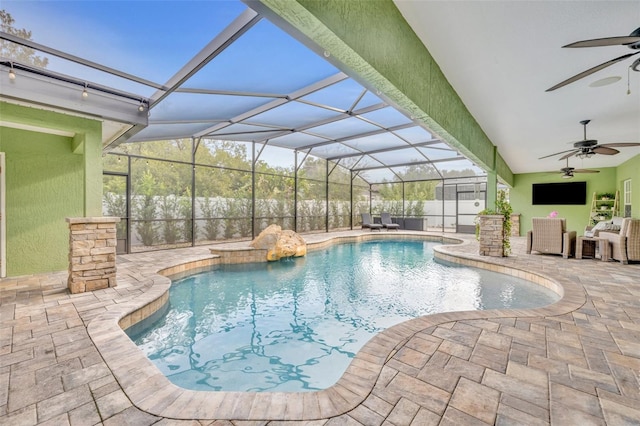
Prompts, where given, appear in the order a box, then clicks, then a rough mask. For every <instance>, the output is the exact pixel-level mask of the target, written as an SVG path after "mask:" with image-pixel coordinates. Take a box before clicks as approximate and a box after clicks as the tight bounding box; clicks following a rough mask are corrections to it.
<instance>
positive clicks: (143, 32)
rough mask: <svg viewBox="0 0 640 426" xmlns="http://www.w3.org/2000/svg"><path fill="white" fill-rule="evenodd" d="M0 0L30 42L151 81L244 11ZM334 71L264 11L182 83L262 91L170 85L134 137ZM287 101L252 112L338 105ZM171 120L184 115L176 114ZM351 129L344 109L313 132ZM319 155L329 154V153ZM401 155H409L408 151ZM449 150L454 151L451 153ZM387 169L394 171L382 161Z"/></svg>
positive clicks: (278, 113) (348, 96) (332, 93)
mask: <svg viewBox="0 0 640 426" xmlns="http://www.w3.org/2000/svg"><path fill="white" fill-rule="evenodd" d="M1 7H2V8H3V9H4V10H6V11H7V12H9V13H10V14H11V15H12V17H13V18H14V20H15V23H14V26H15V27H16V28H20V29H22V28H25V29H27V30H29V31H31V32H32V36H31V39H32V40H33V41H34V42H36V43H40V44H43V45H45V46H48V47H51V48H54V49H57V50H60V51H62V52H65V53H67V54H71V55H75V56H78V57H80V58H83V59H86V60H89V61H93V62H96V63H98V64H100V65H104V66H107V67H111V68H113V69H116V70H119V71H122V72H125V73H128V74H132V75H135V76H138V77H141V78H143V79H146V80H149V81H152V82H154V83H156V84H158V85H164V84H165V83H167V82H168V81H169V80H170V79H171V78H172V76H174V75H175V74H176V73H178V72H179V71H180V70H181V69H182V68H183V67H184V66H185V65H186V64H187V63H188V62H189V61H190V60H191V59H192V58H193V57H194V56H195V55H197V54H198V52H200V51H202V50H203V49H204V48H205V47H206V46H207V45H208V44H209V43H211V42H212V40H214V39H215V38H216V36H217V35H218V34H219V33H220V32H221V31H223V30H224V29H225V28H227V27H228V25H229V24H230V23H232V22H233V20H234V19H236V18H237V17H238V16H240V15H241V14H242V13H243V12H245V11H246V10H247V6H246V5H245V4H244V3H242V2H241V1H239V0H233V1H232V0H228V1H227V0H216V1H186V0H185V1H151V0H149V1H142V0H139V1H113V0H112V1H59V0H40V1H30V0H26V1H25V0H18V1H16V0H3V1H2V6H1ZM38 54H39V55H40V56H46V57H48V58H49V64H48V65H47V69H48V70H50V71H53V72H58V73H61V74H65V75H69V76H72V77H74V78H76V79H78V80H81V81H82V80H85V81H87V82H89V83H97V84H99V85H103V86H107V87H113V88H115V89H117V90H120V91H123V92H128V93H130V94H132V95H135V96H136V97H137V96H140V97H141V98H150V97H152V95H154V93H156V89H155V88H153V87H150V86H145V85H142V84H139V83H135V82H132V81H130V80H126V79H123V78H120V77H117V76H114V75H112V74H109V73H105V72H102V71H98V70H95V69H92V68H90V67H86V66H83V65H79V64H76V63H74V62H71V61H67V60H65V59H61V58H56V57H54V56H52V55H50V54H43V53H41V52H39V53H38ZM338 73H340V70H338V69H337V68H336V67H335V66H333V65H332V64H330V63H329V62H328V61H327V60H326V59H325V58H323V57H322V56H321V55H318V54H316V53H315V52H314V51H312V50H311V49H309V48H307V47H306V46H304V45H303V44H302V43H300V42H299V41H297V40H296V39H294V38H293V37H291V36H289V35H288V34H287V33H286V32H284V31H283V30H281V29H280V28H278V27H276V26H275V25H274V24H272V23H271V22H269V21H268V20H266V19H263V20H261V21H260V22H258V23H257V24H256V25H255V26H253V27H252V28H251V29H250V30H249V31H247V32H246V33H245V34H243V35H242V36H241V37H239V39H238V40H236V41H234V42H233V43H232V44H231V46H230V47H228V48H226V49H225V50H223V51H222V52H221V53H220V54H219V55H217V56H216V57H215V58H214V59H213V60H212V61H211V62H209V63H208V64H206V65H205V66H204V67H203V68H202V69H201V70H200V71H198V72H197V73H196V74H194V75H193V76H192V77H191V78H190V79H189V80H188V81H186V82H185V84H184V85H183V86H182V87H183V88H192V89H207V90H223V91H234V92H252V93H258V94H262V96H260V97H248V96H237V95H234V96H230V95H224V96H221V95H212V94H207V95H205V94H193V93H172V94H170V95H169V96H168V97H167V98H166V99H165V100H163V101H162V102H161V103H159V104H158V105H157V107H155V108H153V109H152V110H151V111H150V116H149V119H150V122H151V123H152V126H149V127H148V128H147V129H145V130H143V131H142V132H141V133H140V134H139V136H140V137H141V140H144V139H145V137H144V136H143V135H144V134H145V132H148V134H149V135H151V136H150V137H153V138H156V137H157V134H163V133H162V132H164V131H165V130H163V129H162V128H161V127H159V126H165V128H166V129H167V130H169V128H170V127H171V128H172V129H171V131H167V132H166V133H164V135H174V136H172V137H181V136H178V134H184V133H185V132H184V130H181V128H180V126H182V129H184V128H187V127H188V128H190V129H192V130H193V132H194V133H195V132H197V129H201V130H202V129H207V128H210V127H211V126H213V125H214V124H215V123H216V120H223V121H224V120H230V119H231V118H233V117H236V116H237V115H238V114H242V113H243V112H244V111H247V110H248V109H251V108H255V107H257V106H259V105H262V104H266V103H268V102H270V101H271V100H272V99H274V98H275V97H276V96H277V95H280V96H284V95H288V94H290V93H292V92H294V91H296V90H299V89H302V88H304V87H307V86H309V85H311V84H314V83H316V82H318V81H321V80H323V79H325V78H328V77H331V76H334V75H336V74H338ZM363 90H364V88H363V87H362V86H361V85H360V84H358V83H357V82H355V80H353V79H346V80H343V81H342V82H341V83H338V84H335V85H334V86H330V87H327V88H325V89H323V90H322V91H319V92H316V93H312V94H310V95H308V96H306V97H305V98H304V99H305V100H307V101H310V102H317V103H320V104H324V105H328V106H330V107H333V108H336V109H337V110H342V111H345V110H348V109H350V108H351V107H352V106H353V104H354V102H355V100H357V99H359V98H360V95H361V94H362V92H363ZM269 95H272V96H273V97H270V96H269ZM380 102H382V100H381V99H380V98H379V97H378V96H376V95H375V94H373V93H372V92H367V94H366V96H365V97H364V98H363V99H361V100H360V102H359V104H358V108H362V107H363V106H369V105H375V104H377V103H380ZM249 106H250V107H251V108H249ZM288 107H289V109H286V108H283V109H282V110H278V109H274V110H271V111H268V112H267V113H264V114H261V115H259V116H256V117H253V119H255V120H258V122H259V123H265V124H270V125H276V126H281V127H283V128H294V127H297V126H304V125H305V124H309V123H312V122H317V121H319V120H320V119H321V118H324V116H323V115H322V114H325V115H327V116H332V115H333V114H335V112H333V113H332V112H329V110H321V109H318V108H315V111H314V108H312V107H308V106H305V105H303V104H298V103H297V104H296V105H289V106H288ZM291 108H295V109H294V110H292V109H291ZM365 116H366V117H365V118H366V119H371V120H374V121H376V122H378V123H380V124H381V125H382V126H383V127H385V128H387V127H392V126H395V125H399V124H403V123H410V120H409V119H408V117H406V116H404V115H402V114H401V113H399V112H397V111H393V110H392V109H391V108H385V110H384V111H383V110H380V111H377V112H372V113H369V114H365ZM177 120H180V121H182V122H181V123H177V122H175V121H177ZM262 120H263V121H262ZM166 121H169V122H166ZM171 121H173V123H171ZM284 121H286V122H284ZM154 126H155V127H154ZM367 126H368V127H367ZM354 128H362V129H361V131H373V130H376V129H378V128H377V127H375V126H373V125H371V124H369V123H366V122H364V121H360V120H357V119H355V118H349V119H346V120H344V121H339V122H335V123H330V124H327V125H324V126H319V127H316V128H314V129H313V132H314V133H315V134H319V135H324V136H325V137H330V138H332V139H333V138H340V137H345V136H348V135H349V134H350V133H352V132H353V130H354ZM413 129H414V130H416V131H417V130H420V132H419V135H418V136H417V138H418V140H413V139H412V138H409V139H407V140H410V141H411V142H420V141H421V139H424V140H429V139H431V135H429V133H428V132H427V131H426V130H424V129H421V128H418V127H414V128H413ZM171 132H173V133H171ZM189 134H190V135H191V134H193V133H189ZM292 136H293V135H292ZM294 139H295V138H294ZM294 142H295V141H294ZM353 143H354V144H355V143H357V142H356V141H354V142H353ZM363 143H364V145H363V148H364V147H365V146H373V145H376V146H377V145H378V144H377V142H376V141H373V140H366V141H363ZM298 144H299V145H300V143H298ZM307 144H308V142H307ZM372 144H373V145H372ZM300 146H302V145H300ZM380 146H381V147H383V148H384V147H387V146H390V145H389V144H388V143H387V144H386V145H385V144H382V145H380ZM268 151H270V150H268ZM268 151H267V152H265V153H264V158H265V159H267V158H269V157H271V156H272V155H273V154H271V152H268ZM325 151H327V149H325ZM436 154H437V155H436ZM325 155H329V156H331V155H330V153H327V154H325ZM390 155H391V154H390V153H389V154H386V156H387V157H389V156H390ZM405 155H409V154H406V153H405ZM432 155H434V156H436V157H441V156H442V152H435V153H432ZM447 155H448V156H453V154H452V153H448V154H447ZM380 156H383V154H380ZM278 157H280V159H281V155H278V154H275V155H274V158H273V159H271V158H269V160H271V161H276V162H277V160H278ZM413 157H416V158H418V159H420V158H421V155H420V154H419V153H418V152H414V153H413ZM404 161H405V162H406V161H408V159H407V160H404ZM465 164H467V165H468V166H470V164H469V163H466V162H465ZM454 165H455V163H453V162H452V163H449V166H454ZM438 168H440V166H439V167H438ZM463 168H464V167H463ZM374 173H381V172H374V171H371V172H369V174H374ZM385 173H387V174H389V175H390V176H391V174H390V172H389V171H388V170H386V171H385Z"/></svg>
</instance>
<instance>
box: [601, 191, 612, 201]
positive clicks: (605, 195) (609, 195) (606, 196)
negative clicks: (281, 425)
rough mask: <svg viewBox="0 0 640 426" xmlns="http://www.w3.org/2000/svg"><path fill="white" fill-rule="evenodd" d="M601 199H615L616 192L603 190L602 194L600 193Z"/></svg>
mask: <svg viewBox="0 0 640 426" xmlns="http://www.w3.org/2000/svg"><path fill="white" fill-rule="evenodd" d="M599 197H600V200H602V201H606V200H613V199H614V198H615V197H616V194H613V193H611V192H603V193H602V194H600V195H599Z"/></svg>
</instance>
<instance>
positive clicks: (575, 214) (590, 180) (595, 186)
mask: <svg viewBox="0 0 640 426" xmlns="http://www.w3.org/2000/svg"><path fill="white" fill-rule="evenodd" d="M599 170H600V173H597V174H596V173H593V174H590V173H581V174H576V175H575V177H574V178H573V179H572V180H571V181H573V182H577V181H585V182H587V200H586V204H585V205H578V206H576V205H557V206H544V205H542V206H540V205H536V206H534V205H532V204H531V188H532V186H531V185H532V184H533V183H552V182H567V181H566V180H565V179H562V178H561V177H560V173H527V174H516V175H514V186H513V188H511V190H510V191H509V198H510V201H511V206H512V207H513V212H514V213H519V214H520V215H521V216H520V235H526V233H527V231H529V230H530V229H531V218H532V217H546V216H547V215H548V214H549V213H550V212H551V211H554V210H555V211H557V212H558V216H559V217H564V218H566V219H567V229H568V230H570V231H576V232H577V234H578V235H583V232H584V228H585V227H586V226H587V225H588V223H589V217H590V212H591V198H592V196H593V193H594V192H615V190H616V168H613V167H608V168H604V169H599Z"/></svg>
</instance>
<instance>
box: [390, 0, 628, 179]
mask: <svg viewBox="0 0 640 426" xmlns="http://www.w3.org/2000/svg"><path fill="white" fill-rule="evenodd" d="M394 1H395V4H396V5H397V7H398V9H399V10H400V12H401V13H402V14H403V16H404V17H405V19H406V20H407V22H408V23H409V24H410V25H411V27H412V28H413V29H414V31H415V33H416V34H417V35H418V37H420V38H421V39H422V41H423V43H424V44H425V46H426V47H427V49H428V50H429V51H430V52H431V54H432V55H433V57H434V58H435V60H436V62H437V63H438V64H439V65H440V67H441V69H442V71H443V72H444V74H445V76H447V78H448V80H449V82H450V83H451V85H452V86H453V88H454V89H455V90H456V92H457V93H458V95H459V96H460V98H461V99H462V101H463V102H464V104H465V105H466V106H467V108H468V109H469V111H470V112H471V114H472V115H473V116H474V117H475V118H476V120H477V121H478V123H479V124H480V126H481V127H482V129H483V130H484V132H485V133H486V134H487V136H488V137H489V139H490V140H491V141H492V142H493V143H494V144H495V145H496V146H497V147H498V151H499V152H500V154H501V155H502V157H503V158H504V159H505V161H506V162H507V164H508V165H509V167H510V168H511V170H512V171H513V172H514V173H530V172H541V171H556V170H559V169H560V168H561V167H564V166H565V165H566V164H565V161H558V158H559V157H561V156H560V155H559V156H556V157H552V158H548V159H544V160H539V159H538V158H539V157H542V156H545V155H549V154H553V153H555V152H559V151H565V150H569V149H571V148H572V147H573V145H572V143H573V142H576V141H579V140H582V139H583V128H582V125H581V124H580V123H579V122H580V121H581V120H585V119H590V120H591V123H590V124H589V125H588V127H587V138H589V139H597V140H598V143H599V144H606V143H614V142H640V72H633V71H631V73H630V87H631V94H630V95H627V70H628V68H629V65H631V63H632V62H633V61H634V59H635V58H638V57H640V55H638V56H634V57H632V58H629V59H626V60H625V61H621V62H618V63H617V64H615V65H612V66H610V67H608V68H605V69H604V70H601V71H598V72H596V73H595V74H592V75H590V76H588V77H586V78H584V79H582V80H579V81H577V82H575V83H572V84H570V85H567V86H565V87H562V88H560V89H557V90H555V91H553V92H545V90H546V89H548V88H549V87H551V86H553V85H555V84H557V83H559V82H561V81H563V80H565V79H567V78H569V77H571V76H573V75H575V74H578V73H579V72H582V71H584V70H587V69H589V68H591V67H594V66H596V65H599V64H601V63H603V62H606V61H608V60H611V59H613V58H617V57H619V56H622V55H624V54H627V53H632V52H633V51H632V50H631V49H629V48H628V47H625V46H608V47H595V48H581V49H562V48H561V46H563V45H565V44H568V43H571V42H574V41H579V40H585V39H593V38H602V37H612V36H627V35H629V34H630V33H631V32H632V31H634V30H635V29H636V28H638V27H640V1H638V0H634V1H516V0H511V1H421V0H394ZM611 76H619V77H621V79H620V80H619V81H618V82H617V83H614V84H611V85H607V86H602V87H589V85H590V84H591V83H593V82H595V81H597V80H600V79H603V78H606V77H611ZM619 149H620V153H619V154H616V155H612V156H608V155H600V154H598V155H595V156H593V157H592V158H589V159H584V160H581V159H578V158H577V157H571V158H570V159H569V166H571V167H576V168H598V167H614V166H617V165H619V164H621V163H623V162H624V161H626V160H628V159H629V158H632V157H634V156H635V155H638V154H640V147H628V148H619Z"/></svg>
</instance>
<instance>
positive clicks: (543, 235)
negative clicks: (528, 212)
mask: <svg viewBox="0 0 640 426" xmlns="http://www.w3.org/2000/svg"><path fill="white" fill-rule="evenodd" d="M531 220H532V227H531V231H529V232H527V254H530V253H531V252H532V251H537V252H540V253H544V254H561V255H562V257H564V258H565V259H567V258H569V256H573V253H574V252H575V248H576V231H567V230H566V226H565V220H564V219H562V218H548V217H534V218H532V219H531Z"/></svg>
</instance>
